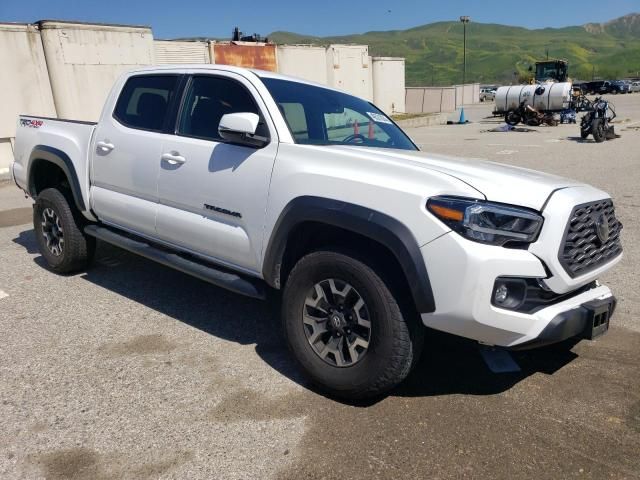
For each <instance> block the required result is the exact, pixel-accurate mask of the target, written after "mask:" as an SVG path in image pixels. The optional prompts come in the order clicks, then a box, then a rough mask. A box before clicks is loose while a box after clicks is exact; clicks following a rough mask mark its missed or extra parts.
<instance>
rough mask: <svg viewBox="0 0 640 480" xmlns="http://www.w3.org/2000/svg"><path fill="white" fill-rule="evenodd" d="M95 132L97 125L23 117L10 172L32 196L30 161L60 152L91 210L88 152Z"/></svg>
mask: <svg viewBox="0 0 640 480" xmlns="http://www.w3.org/2000/svg"><path fill="white" fill-rule="evenodd" d="M95 128H96V123H95V122H86V121H82V120H67V119H58V118H50V117H39V116H34V115H20V116H19V117H18V125H17V128H16V143H15V149H14V162H13V164H12V168H11V171H12V174H13V178H14V180H15V182H16V184H17V185H18V186H19V187H20V188H22V189H23V190H24V191H25V192H27V193H29V179H28V175H29V164H30V160H33V159H36V158H37V156H38V155H43V154H42V153H41V152H42V151H47V150H48V151H51V150H58V151H59V152H62V158H63V159H64V161H65V163H67V164H68V165H67V166H68V168H70V169H73V170H74V171H75V174H76V175H77V178H78V182H79V183H80V186H81V191H82V196H83V200H84V204H85V205H87V206H88V205H89V198H88V192H89V161H88V158H89V157H88V152H89V148H90V145H91V141H92V138H93V133H94V131H95ZM32 157H33V158H32Z"/></svg>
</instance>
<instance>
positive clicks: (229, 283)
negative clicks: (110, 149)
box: [84, 225, 266, 300]
mask: <svg viewBox="0 0 640 480" xmlns="http://www.w3.org/2000/svg"><path fill="white" fill-rule="evenodd" d="M84 232H85V233H86V234H87V235H91V236H92V237H96V238H98V239H100V240H103V241H105V242H107V243H110V244H112V245H115V246H116V247H120V248H122V249H124V250H128V251H130V252H132V253H136V254H138V255H140V256H142V257H145V258H148V259H150V260H153V261H155V262H158V263H161V264H162V265H166V266H167V267H171V268H174V269H176V270H179V271H181V272H183V273H186V274H188V275H192V276H194V277H196V278H199V279H200V280H204V281H205V282H209V283H212V284H214V285H216V286H218V287H222V288H226V289H227V290H231V291H232V292H235V293H239V294H241V295H246V296H247V297H252V298H258V299H261V300H264V299H265V298H266V292H265V288H264V285H263V284H261V283H260V280H257V279H256V280H250V279H248V278H246V277H241V276H239V275H237V274H235V273H231V272H228V271H225V270H223V269H218V268H216V267H213V266H211V265H207V264H204V263H199V262H196V261H193V260H189V259H188V258H185V257H182V256H180V255H179V254H177V253H175V252H171V251H165V250H163V249H161V248H158V247H155V246H153V245H152V244H149V243H146V242H145V241H144V240H136V239H133V238H131V237H129V236H127V235H124V234H121V233H118V232H116V231H115V230H111V229H109V228H105V227H99V226H97V225H87V226H86V227H84Z"/></svg>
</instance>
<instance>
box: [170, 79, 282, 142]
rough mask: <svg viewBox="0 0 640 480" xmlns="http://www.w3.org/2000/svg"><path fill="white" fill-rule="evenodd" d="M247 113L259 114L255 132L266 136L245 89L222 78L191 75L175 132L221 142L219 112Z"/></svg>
mask: <svg viewBox="0 0 640 480" xmlns="http://www.w3.org/2000/svg"><path fill="white" fill-rule="evenodd" d="M240 112H248V113H255V114H257V115H258V116H259V117H260V123H259V124H258V128H257V129H256V135H259V136H262V137H269V130H268V128H267V126H266V124H265V122H264V118H263V116H262V115H261V113H260V110H259V109H258V107H257V106H256V104H255V102H254V100H253V97H252V96H251V94H250V93H249V92H248V91H247V89H246V88H245V87H244V86H243V85H241V84H240V83H238V82H236V81H235V80H231V79H228V78H223V77H214V76H196V77H193V78H192V80H191V83H190V85H189V87H188V91H187V94H186V97H185V101H184V105H183V107H182V113H181V115H180V121H179V122H178V133H179V134H180V135H185V136H189V137H197V138H202V139H205V140H214V141H222V137H220V135H219V134H218V125H220V120H221V119H222V116H223V115H226V114H228V113H240Z"/></svg>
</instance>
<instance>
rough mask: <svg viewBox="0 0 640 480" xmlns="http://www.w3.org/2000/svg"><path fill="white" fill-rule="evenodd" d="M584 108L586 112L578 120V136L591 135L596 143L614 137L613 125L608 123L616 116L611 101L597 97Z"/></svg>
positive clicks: (585, 136)
mask: <svg viewBox="0 0 640 480" xmlns="http://www.w3.org/2000/svg"><path fill="white" fill-rule="evenodd" d="M589 103H590V105H589V106H588V108H586V109H585V110H586V112H587V113H586V114H585V115H584V116H583V117H582V120H581V121H580V136H581V137H582V138H587V137H588V136H589V135H593V139H594V140H595V141H596V142H597V143H602V142H604V141H605V140H607V139H611V138H615V136H616V134H615V132H614V127H613V125H609V122H611V121H612V120H613V119H614V118H616V111H615V109H614V107H613V105H612V104H611V103H609V102H608V101H607V100H604V99H603V98H602V97H597V98H596V99H595V100H594V101H593V102H589Z"/></svg>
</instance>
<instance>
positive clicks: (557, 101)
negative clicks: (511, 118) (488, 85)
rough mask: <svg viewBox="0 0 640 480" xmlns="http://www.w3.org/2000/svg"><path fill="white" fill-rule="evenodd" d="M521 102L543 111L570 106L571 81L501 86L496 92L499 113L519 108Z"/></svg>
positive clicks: (557, 109)
mask: <svg viewBox="0 0 640 480" xmlns="http://www.w3.org/2000/svg"><path fill="white" fill-rule="evenodd" d="M521 102H525V105H531V106H532V107H534V108H536V109H538V110H541V111H559V110H564V109H565V108H568V107H569V103H570V102H571V83H570V82H561V83H543V84H541V85H513V86H511V87H500V88H498V91H497V92H496V109H495V111H496V112H497V113H505V112H507V111H509V110H515V109H516V108H518V106H519V105H520V103H521Z"/></svg>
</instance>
